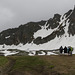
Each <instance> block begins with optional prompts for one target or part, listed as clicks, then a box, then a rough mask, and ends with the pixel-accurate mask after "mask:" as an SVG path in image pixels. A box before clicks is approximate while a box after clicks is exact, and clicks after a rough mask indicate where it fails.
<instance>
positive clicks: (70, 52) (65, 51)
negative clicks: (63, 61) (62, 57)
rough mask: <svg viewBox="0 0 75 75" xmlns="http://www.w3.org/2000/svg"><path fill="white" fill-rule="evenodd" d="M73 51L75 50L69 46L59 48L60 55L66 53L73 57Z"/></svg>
mask: <svg viewBox="0 0 75 75" xmlns="http://www.w3.org/2000/svg"><path fill="white" fill-rule="evenodd" d="M72 51H73V48H72V47H71V46H68V47H66V46H65V47H64V48H63V47H62V46H61V47H60V48H59V52H60V54H62V53H64V54H68V55H71V56H72Z"/></svg>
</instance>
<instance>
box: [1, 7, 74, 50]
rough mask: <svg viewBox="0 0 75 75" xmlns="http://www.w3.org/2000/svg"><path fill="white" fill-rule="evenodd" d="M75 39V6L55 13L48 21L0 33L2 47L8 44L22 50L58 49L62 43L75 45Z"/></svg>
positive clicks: (63, 44)
mask: <svg viewBox="0 0 75 75" xmlns="http://www.w3.org/2000/svg"><path fill="white" fill-rule="evenodd" d="M74 41H75V8H74V9H73V10H69V11H68V12H67V13H65V14H64V15H62V16H61V15H60V14H55V15H54V17H53V18H50V19H49V20H47V21H39V22H29V23H27V24H25V25H21V26H19V27H18V28H13V29H8V30H5V31H3V32H1V33H0V45H1V48H2V47H3V44H6V45H11V47H10V46H8V48H18V49H22V50H36V49H38V50H39V49H42V50H44V49H56V48H59V47H60V46H61V45H62V46H69V45H70V46H75V45H74V43H75V42H74ZM6 45H4V46H6ZM6 47H7V46H6ZM6 47H5V48H6Z"/></svg>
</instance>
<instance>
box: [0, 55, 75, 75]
mask: <svg viewBox="0 0 75 75" xmlns="http://www.w3.org/2000/svg"><path fill="white" fill-rule="evenodd" d="M10 59H11V60H14V62H15V63H14V64H13V67H12V69H11V70H10V75H12V73H13V75H15V74H16V75H18V74H17V73H21V74H19V75H23V74H22V73H24V75H74V74H75V55H73V56H65V55H61V56H60V55H58V56H55V55H54V56H53V55H51V56H9V60H10ZM0 61H1V62H2V63H1V62H0V65H4V64H6V62H7V61H8V60H7V58H6V57H0ZM10 66H11V64H10Z"/></svg>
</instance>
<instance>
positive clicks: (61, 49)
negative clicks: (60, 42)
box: [59, 46, 63, 54]
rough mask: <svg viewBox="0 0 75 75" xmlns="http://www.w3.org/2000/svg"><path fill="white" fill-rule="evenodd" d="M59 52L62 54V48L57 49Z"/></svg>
mask: <svg viewBox="0 0 75 75" xmlns="http://www.w3.org/2000/svg"><path fill="white" fill-rule="evenodd" d="M59 50H60V53H61V54H62V52H63V47H62V46H61V47H60V48H59Z"/></svg>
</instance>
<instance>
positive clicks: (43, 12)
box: [0, 0, 75, 31]
mask: <svg viewBox="0 0 75 75" xmlns="http://www.w3.org/2000/svg"><path fill="white" fill-rule="evenodd" d="M74 4H75V0H0V31H2V30H4V29H8V28H12V27H13V28H14V27H18V26H19V25H21V24H25V23H27V22H30V21H40V20H48V19H49V18H51V17H53V15H54V14H55V13H59V14H64V13H65V12H67V11H68V10H69V9H73V8H74Z"/></svg>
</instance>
